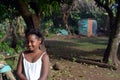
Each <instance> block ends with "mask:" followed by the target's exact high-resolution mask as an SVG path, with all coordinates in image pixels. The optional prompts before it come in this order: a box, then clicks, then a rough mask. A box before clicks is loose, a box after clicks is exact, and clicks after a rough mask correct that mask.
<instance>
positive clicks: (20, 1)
mask: <svg viewBox="0 0 120 80" xmlns="http://www.w3.org/2000/svg"><path fill="white" fill-rule="evenodd" d="M16 3H17V8H18V10H19V12H20V13H21V14H22V17H23V18H24V20H25V23H26V25H27V28H28V29H30V28H35V27H37V28H38V27H39V25H40V16H39V15H37V14H32V13H31V12H30V11H29V8H28V7H27V5H26V3H25V1H24V0H16Z"/></svg>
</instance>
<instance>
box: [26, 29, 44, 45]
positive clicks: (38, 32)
mask: <svg viewBox="0 0 120 80" xmlns="http://www.w3.org/2000/svg"><path fill="white" fill-rule="evenodd" d="M31 34H34V35H36V36H37V37H38V38H41V42H42V43H43V41H44V37H43V35H42V33H41V32H40V30H39V29H38V28H31V29H26V30H25V37H26V38H27V37H28V36H29V35H31Z"/></svg>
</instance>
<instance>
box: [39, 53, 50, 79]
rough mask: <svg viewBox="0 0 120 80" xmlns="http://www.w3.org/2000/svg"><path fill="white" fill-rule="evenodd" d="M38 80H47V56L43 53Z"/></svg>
mask: <svg viewBox="0 0 120 80" xmlns="http://www.w3.org/2000/svg"><path fill="white" fill-rule="evenodd" d="M41 71H42V72H41V77H40V79H39V80H47V77H48V74H49V56H48V55H47V54H44V55H43V57H42V70H41Z"/></svg>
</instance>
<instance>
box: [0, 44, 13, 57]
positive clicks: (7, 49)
mask: <svg viewBox="0 0 120 80" xmlns="http://www.w3.org/2000/svg"><path fill="white" fill-rule="evenodd" d="M0 51H1V52H4V53H6V54H7V55H13V54H14V52H15V51H14V49H13V48H11V47H10V46H9V43H7V42H2V43H0Z"/></svg>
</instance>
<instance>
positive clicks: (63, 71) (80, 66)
mask: <svg viewBox="0 0 120 80" xmlns="http://www.w3.org/2000/svg"><path fill="white" fill-rule="evenodd" d="M70 38H71V37H68V38H66V37H55V39H54V38H52V39H49V40H47V41H46V47H47V51H48V53H49V55H50V63H51V64H50V78H49V80H120V70H119V69H120V68H118V69H117V70H112V69H110V68H102V67H98V66H97V65H91V64H86V63H78V62H76V59H88V60H94V61H102V58H103V53H104V50H105V49H102V48H97V46H96V47H95V48H96V49H94V50H91V51H85V50H82V47H83V45H81V44H79V42H80V43H84V42H89V43H91V44H96V45H106V42H107V41H106V40H107V39H105V40H103V39H102V38H100V39H98V38H95V40H94V39H85V38H83V40H82V39H79V40H78V42H76V41H77V40H76V41H73V42H69V41H68V42H66V40H68V39H70ZM73 38H74V39H75V38H78V37H72V39H73ZM64 40H65V41H64ZM78 44H79V45H78ZM88 46H89V45H88ZM77 47H78V48H77ZM91 47H92V48H93V46H92V45H91ZM91 47H88V48H91ZM68 58H71V60H68ZM55 63H58V64H59V66H60V67H61V68H60V70H54V69H53V65H54V64H55Z"/></svg>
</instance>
